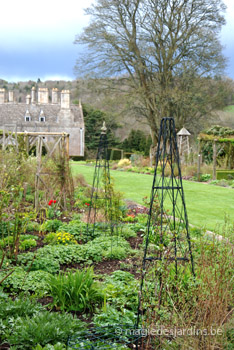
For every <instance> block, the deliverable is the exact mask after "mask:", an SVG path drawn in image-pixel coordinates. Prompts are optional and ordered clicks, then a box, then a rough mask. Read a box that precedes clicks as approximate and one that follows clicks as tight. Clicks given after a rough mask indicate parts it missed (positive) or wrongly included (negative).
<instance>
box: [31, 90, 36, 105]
mask: <svg viewBox="0 0 234 350" xmlns="http://www.w3.org/2000/svg"><path fill="white" fill-rule="evenodd" d="M31 102H32V103H33V104H34V103H36V89H35V86H33V87H32V90H31Z"/></svg>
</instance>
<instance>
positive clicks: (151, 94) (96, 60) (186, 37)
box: [75, 0, 225, 144]
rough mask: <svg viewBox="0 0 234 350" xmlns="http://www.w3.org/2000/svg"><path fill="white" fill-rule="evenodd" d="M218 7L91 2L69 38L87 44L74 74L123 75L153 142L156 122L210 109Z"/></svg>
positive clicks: (200, 1) (214, 2) (219, 64)
mask: <svg viewBox="0 0 234 350" xmlns="http://www.w3.org/2000/svg"><path fill="white" fill-rule="evenodd" d="M224 10H225V5H224V4H223V2H222V0H97V1H96V2H95V3H94V4H93V5H92V6H91V7H90V8H88V9H86V13H87V14H88V15H90V16H91V17H90V18H91V21H90V24H89V25H88V26H87V27H86V28H85V29H84V30H83V33H82V34H81V35H78V36H77V38H76V40H75V43H77V44H84V45H86V46H87V52H86V55H84V56H83V57H81V58H79V61H78V62H77V65H76V70H77V72H78V73H79V74H81V73H82V72H85V73H87V72H92V71H93V72H95V74H96V73H99V74H100V75H101V76H102V77H103V76H123V75H124V76H125V77H126V78H127V79H128V83H129V86H130V87H131V89H132V91H133V92H134V94H135V96H136V100H137V103H138V107H139V108H141V112H142V114H143V115H144V116H145V117H146V118H147V121H148V124H149V126H150V128H151V131H152V138H153V140H154V144H155V143H156V141H157V134H158V127H159V122H160V119H161V118H162V117H165V116H175V117H176V116H178V121H179V120H180V119H179V118H182V119H183V122H184V121H185V120H186V115H187V117H188V116H189V117H190V119H191V116H192V117H195V116H197V117H199V116H200V115H204V113H206V112H207V111H210V110H211V109H212V107H213V105H212V104H211V99H209V98H207V102H206V99H204V96H205V95H204V94H205V92H206V94H207V96H210V94H211V91H210V89H209V86H210V83H209V81H208V80H209V78H211V77H213V76H214V75H218V74H219V73H221V72H222V70H223V68H224V66H225V59H224V57H223V56H222V48H221V45H220V42H219V37H218V34H219V31H220V29H221V26H222V25H223V24H224V23H225V20H224V17H223V12H224ZM205 83H206V88H205V87H204V86H205ZM207 84H208V85H207ZM201 94H202V103H199V95H200V96H201ZM200 102H201V101H200ZM201 105H202V106H201ZM189 106H191V108H189ZM199 106H200V107H199ZM199 108H200V109H201V110H199Z"/></svg>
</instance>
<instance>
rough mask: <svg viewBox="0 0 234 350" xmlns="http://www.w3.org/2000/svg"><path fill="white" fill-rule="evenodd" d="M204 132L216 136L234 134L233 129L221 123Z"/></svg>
mask: <svg viewBox="0 0 234 350" xmlns="http://www.w3.org/2000/svg"><path fill="white" fill-rule="evenodd" d="M203 133H205V134H207V135H214V136H234V130H233V129H231V128H229V127H227V126H220V125H213V126H212V127H210V128H209V129H206V130H204V131H203Z"/></svg>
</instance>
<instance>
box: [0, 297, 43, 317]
mask: <svg viewBox="0 0 234 350" xmlns="http://www.w3.org/2000/svg"><path fill="white" fill-rule="evenodd" d="M0 301H1V303H0V319H2V320H5V319H8V318H9V317H15V318H17V317H25V316H32V315H34V314H35V313H37V312H39V311H42V310H43V309H44V307H43V306H42V305H41V304H39V303H37V302H36V300H35V299H32V298H30V297H29V295H25V293H21V294H19V295H18V296H17V298H16V299H14V300H12V299H11V298H10V297H6V298H1V296H0Z"/></svg>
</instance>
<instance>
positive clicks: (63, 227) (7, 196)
mask: <svg viewBox="0 0 234 350" xmlns="http://www.w3.org/2000/svg"><path fill="white" fill-rule="evenodd" d="M7 161H8V160H7ZM13 161H14V160H13ZM5 169H6V167H3V169H2V168H1V167H0V171H1V170H2V171H3V173H4V174H6V170H5ZM82 169H84V170H87V174H88V171H89V175H88V176H89V180H91V177H92V172H93V168H88V167H85V166H83V168H82ZM73 170H74V169H73ZM114 174H120V176H121V175H123V174H124V173H121V172H115V173H114ZM127 175H128V176H130V175H131V176H132V175H134V176H137V175H138V176H139V177H135V178H134V181H131V180H130V181H129V180H127V178H125V180H124V181H125V184H126V188H127V190H128V192H126V193H127V196H128V197H127V198H132V197H131V196H130V195H129V194H130V193H135V194H136V195H138V196H139V194H137V191H138V189H140V188H141V185H140V186H139V187H137V186H136V184H135V181H136V179H138V183H139V182H140V181H141V180H140V179H141V177H140V176H142V175H139V174H129V173H128V174H127ZM143 176H144V175H143ZM26 178H27V174H26ZM0 179H3V177H0ZM78 179H79V181H78V180H77V177H76V178H74V180H75V183H76V186H75V191H74V193H73V200H72V203H68V205H69V210H68V211H67V212H61V210H60V208H59V206H58V204H57V199H58V198H57V196H59V192H57V191H55V194H54V195H55V197H54V198H53V200H52V199H51V200H50V201H49V202H48V203H47V207H45V208H43V210H42V212H40V213H36V212H35V211H34V209H33V205H32V201H31V199H32V197H33V192H32V191H31V190H30V189H28V192H27V191H25V190H24V188H23V184H24V182H25V177H24V176H23V174H22V173H21V174H20V176H19V177H17V174H16V173H15V171H14V167H13V166H12V174H10V173H8V174H7V176H6V177H5V180H4V181H2V182H1V181H0V186H1V187H0V199H1V201H0V349H1V350H3V349H4V350H8V349H11V350H17V349H19V350H20V349H26V350H27V349H28V350H65V349H69V350H71V349H80V350H81V349H82V350H83V349H86V350H88V349H90V348H93V347H94V348H95V350H103V349H104V348H105V349H106V347H105V346H106V342H107V343H109V347H108V348H109V349H116V350H131V349H134V346H133V344H132V343H133V342H132V341H130V340H131V338H129V335H128V334H122V336H121V337H120V335H119V329H120V330H121V331H122V330H123V328H121V327H123V325H124V327H130V328H129V329H132V327H134V324H135V322H136V316H137V310H138V296H139V286H140V282H141V273H142V271H141V267H142V258H143V252H144V246H145V242H146V226H147V219H148V217H147V210H148V209H147V207H145V206H139V205H136V204H134V203H133V202H131V201H129V202H128V204H126V202H124V201H123V197H121V194H120V193H119V192H118V191H116V189H115V188H114V187H113V186H109V187H108V190H111V193H112V199H113V201H112V204H113V207H112V208H111V214H112V215H114V217H115V223H116V226H115V228H114V230H112V229H111V228H110V223H109V224H108V218H109V217H110V208H109V209H108V210H106V207H104V204H102V203H103V201H102V200H100V198H98V199H97V201H99V202H98V215H97V218H98V220H97V222H96V225H95V230H94V227H93V224H89V225H88V226H87V215H88V211H89V208H90V187H89V186H87V184H85V181H84V180H83V179H82V177H78ZM144 181H145V183H147V184H148V186H149V190H150V186H151V181H152V177H151V176H149V175H145V180H144ZM119 183H122V180H121V177H120V178H119ZM16 184H17V186H16ZM134 184H135V188H133V191H132V192H131V191H130V186H133V185H134ZM205 186H206V185H205ZM207 187H208V186H207ZM210 187H211V186H210ZM106 188H107V187H106ZM102 194H103V195H104V192H101V194H100V195H102ZM41 195H43V193H41ZM139 197H140V196H139ZM155 204H156V207H158V203H155ZM154 216H155V217H157V215H154ZM117 223H118V225H117ZM157 225H158V226H157ZM158 229H159V224H157V222H156V224H155V226H153V227H152V228H151V230H150V235H149V238H148V239H149V249H150V252H151V254H154V252H155V251H156V252H159V251H161V252H162V253H163V254H168V251H169V250H170V249H172V246H173V239H172V240H171V238H170V235H171V234H172V233H173V232H171V228H170V227H169V228H168V232H167V233H166V234H165V237H163V243H162V242H161V241H160V240H159V235H158V234H157V232H158ZM180 244H181V245H182V248H183V247H185V241H183V240H181V242H180ZM191 246H192V251H193V254H194V263H195V271H196V278H194V276H192V274H191V271H190V270H189V269H188V268H187V267H186V266H188V265H184V264H180V265H179V267H178V271H179V274H178V278H175V270H174V264H170V263H168V261H163V260H164V259H163V260H162V262H159V264H158V265H156V264H154V265H152V267H151V269H149V270H148V272H149V273H148V275H147V276H148V279H146V283H145V286H146V287H147V289H146V290H145V292H144V297H146V303H145V304H142V305H145V306H143V307H142V308H141V316H140V317H142V319H143V318H144V316H145V315H146V316H147V318H146V322H145V323H143V326H144V329H145V330H148V329H150V328H152V326H157V327H170V329H175V328H178V329H181V328H184V329H190V328H191V327H193V329H194V327H195V329H198V330H201V331H202V332H200V333H198V334H192V335H190V336H189V337H188V336H183V334H182V335H179V336H174V335H169V336H168V335H166V334H163V335H162V336H160V337H155V336H148V337H147V338H146V337H142V339H141V342H142V345H141V348H142V349H145V350H155V349H165V350H171V349H175V350H177V349H194V350H200V349H216V348H217V349H223V350H230V349H232V346H233V342H234V333H233V324H234V319H233V311H234V304H233V300H234V280H233V270H234V265H233V264H234V259H233V245H231V244H230V242H226V241H224V240H221V241H218V240H216V239H214V238H210V237H207V236H206V235H205V234H204V231H203V230H201V229H199V228H192V229H191ZM155 273H157V274H158V276H162V275H163V276H164V283H163V284H162V287H163V301H164V304H163V307H162V308H158V307H157V305H158V293H157V289H158V281H159V278H152V276H153V277H154V274H155ZM165 277H166V278H165ZM160 288H161V287H160ZM93 328H95V329H96V330H97V329H98V330H99V331H98V332H99V333H98V334H99V335H100V339H99V340H98V341H96V343H95V342H94V341H93V340H92V339H90V338H89V340H88V339H87V334H88V333H89V332H90V329H93ZM129 329H128V330H129ZM211 329H214V330H218V329H219V335H217V334H216V336H214V335H213V334H210V333H208V334H204V330H209V331H210V330H211ZM85 342H86V345H85ZM127 343H128V344H127ZM129 343H131V344H130V345H129Z"/></svg>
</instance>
